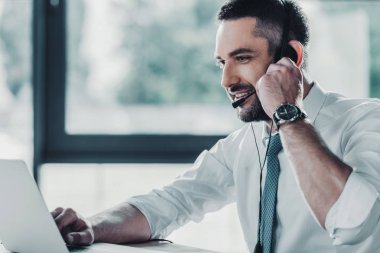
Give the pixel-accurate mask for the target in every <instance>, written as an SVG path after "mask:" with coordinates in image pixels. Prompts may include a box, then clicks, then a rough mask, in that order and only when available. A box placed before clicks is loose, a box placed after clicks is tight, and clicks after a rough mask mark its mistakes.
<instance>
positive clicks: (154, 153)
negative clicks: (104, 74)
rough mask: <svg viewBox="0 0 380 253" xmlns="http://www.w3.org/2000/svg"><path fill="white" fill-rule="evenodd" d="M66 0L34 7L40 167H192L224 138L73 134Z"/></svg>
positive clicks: (51, 0) (36, 136)
mask: <svg viewBox="0 0 380 253" xmlns="http://www.w3.org/2000/svg"><path fill="white" fill-rule="evenodd" d="M65 6H66V1H65V0H44V1H34V3H33V88H34V89H33V90H34V96H33V106H34V168H33V171H34V172H33V174H34V176H35V178H36V180H38V174H39V169H38V168H39V167H40V165H42V164H44V163H190V162H193V161H194V159H195V158H196V156H197V155H198V154H199V153H200V152H201V151H202V150H204V149H209V148H210V147H212V145H214V144H215V142H217V141H218V140H219V139H221V138H223V137H224V136H221V135H192V134H172V135H167V134H162V135H161V134H130V135H128V134H125V135H104V134H101V135H92V134H88V135H85V134H68V133H66V131H65V121H66V119H65V114H66V113H65V110H66V107H65V101H66V85H67V84H66V8H65Z"/></svg>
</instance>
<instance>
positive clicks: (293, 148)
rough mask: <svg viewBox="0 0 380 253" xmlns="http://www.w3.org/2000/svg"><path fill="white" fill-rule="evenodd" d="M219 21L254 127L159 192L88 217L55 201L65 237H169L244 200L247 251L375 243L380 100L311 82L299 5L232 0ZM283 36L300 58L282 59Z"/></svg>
mask: <svg viewBox="0 0 380 253" xmlns="http://www.w3.org/2000/svg"><path fill="white" fill-rule="evenodd" d="M218 19H219V20H220V24H219V28H218V33H217V38H216V48H215V57H216V60H217V63H218V64H219V65H220V67H221V68H222V70H223V73H222V80H221V83H222V86H223V87H224V88H225V90H226V91H227V94H228V95H229V97H230V98H231V99H232V101H233V103H234V105H235V106H237V111H238V115H239V117H240V118H241V119H242V120H243V121H245V122H247V124H246V125H245V126H243V127H242V128H241V129H239V130H238V131H236V132H234V133H232V134H231V135H229V136H228V137H226V138H225V139H223V140H220V141H219V142H218V143H217V144H216V145H215V146H214V147H213V148H212V149H211V150H210V151H204V152H203V153H202V154H201V155H200V156H199V157H198V159H197V160H196V162H195V163H194V169H193V170H191V171H188V172H186V173H185V174H184V175H182V176H181V177H179V178H178V179H176V180H175V181H174V182H173V183H172V184H171V185H168V186H166V187H164V188H163V189H162V190H154V191H152V192H151V193H149V194H146V195H142V196H136V197H133V198H131V199H129V200H128V201H127V202H126V203H122V204H120V205H119V206H116V207H114V208H112V209H109V210H106V211H104V212H102V213H100V214H97V215H95V216H93V217H91V218H89V219H84V218H82V217H80V215H78V214H76V213H75V211H73V210H72V209H63V208H57V209H56V210H54V211H53V212H52V215H53V216H54V218H55V220H56V223H57V225H58V227H59V229H60V231H61V233H62V235H63V237H64V239H65V240H66V242H68V243H70V244H80V245H81V244H82V245H83V244H91V243H93V242H100V241H101V242H110V243H126V242H135V241H145V240H149V239H152V238H163V237H165V236H167V235H168V234H169V233H170V232H172V231H173V230H174V229H176V228H178V227H180V226H182V225H184V224H185V223H187V222H188V221H190V220H193V221H200V220H201V219H202V217H203V216H204V214H205V213H206V212H210V211H215V210H218V209H220V208H221V207H223V206H224V205H226V204H228V203H231V202H233V201H236V202H237V207H238V213H239V218H240V221H241V224H242V229H243V232H244V235H245V240H246V242H247V245H248V248H249V250H250V252H253V251H256V252H261V251H263V252H279V253H281V252H284V253H286V252H289V253H295V252H302V253H305V252H344V253H351V252H352V253H354V252H355V253H358V252H371V253H372V252H378V251H379V249H380V240H379V239H378V238H380V225H379V220H380V200H379V193H378V192H379V190H380V103H379V101H378V100H368V99H367V100H365V99H362V100H359V99H356V100H354V99H348V98H344V97H343V96H340V95H338V94H334V93H329V92H325V91H324V90H323V89H322V88H321V87H320V86H319V85H318V84H317V83H316V82H315V81H312V80H311V78H310V77H309V76H308V75H307V74H306V60H305V54H306V53H305V48H306V46H307V43H308V28H307V25H306V21H305V18H304V16H303V14H302V12H301V10H300V9H299V8H298V7H297V5H296V4H295V3H292V2H290V1H278V0H231V1H229V2H227V3H225V4H224V5H223V6H222V8H221V10H220V12H219V15H218ZM287 30H288V31H287ZM284 42H285V45H286V46H290V48H291V50H293V52H294V54H295V58H293V60H291V59H290V58H288V57H281V56H283V55H284V52H285V51H286V50H289V48H286V49H285V48H284ZM285 55H286V54H285ZM279 56H280V57H279ZM276 58H278V59H279V60H277V59H276ZM256 137H257V139H259V140H258V141H256ZM281 144H282V145H281ZM274 147H275V148H274ZM274 149H277V152H276V153H275V154H274V155H273V154H271V152H272V150H274ZM265 154H268V156H267V158H265V159H264V156H265ZM263 160H264V161H263Z"/></svg>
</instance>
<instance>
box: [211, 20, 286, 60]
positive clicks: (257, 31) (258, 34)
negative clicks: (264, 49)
mask: <svg viewBox="0 0 380 253" xmlns="http://www.w3.org/2000/svg"><path fill="white" fill-rule="evenodd" d="M244 18H252V19H254V20H255V24H254V27H252V31H251V34H252V35H253V36H254V37H255V38H263V39H265V40H266V41H267V43H268V54H269V56H274V55H275V53H276V51H275V49H274V51H273V52H272V50H271V46H270V45H271V43H270V40H269V38H268V37H266V36H264V35H263V34H265V33H264V29H263V25H264V24H265V23H267V24H271V25H273V26H277V27H278V28H279V29H280V30H282V27H279V25H277V24H275V23H273V22H268V21H263V20H262V19H260V18H259V17H256V16H249V15H247V16H241V17H236V18H225V19H219V20H218V21H219V24H221V23H222V22H223V21H235V20H239V19H244ZM257 24H259V26H258V25H257ZM276 32H277V31H276ZM278 36H280V37H281V34H279V35H278ZM280 45H281V42H280V41H279V42H278V43H277V44H276V45H275V48H278V47H279V46H280Z"/></svg>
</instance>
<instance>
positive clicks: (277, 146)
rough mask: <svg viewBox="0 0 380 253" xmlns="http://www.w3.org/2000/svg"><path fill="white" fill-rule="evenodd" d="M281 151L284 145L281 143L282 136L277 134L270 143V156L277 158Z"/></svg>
mask: <svg viewBox="0 0 380 253" xmlns="http://www.w3.org/2000/svg"><path fill="white" fill-rule="evenodd" d="M281 150H282V143H281V138H280V134H275V135H273V136H272V137H271V139H270V143H269V147H268V156H277V155H278V153H279V152H280V151H281Z"/></svg>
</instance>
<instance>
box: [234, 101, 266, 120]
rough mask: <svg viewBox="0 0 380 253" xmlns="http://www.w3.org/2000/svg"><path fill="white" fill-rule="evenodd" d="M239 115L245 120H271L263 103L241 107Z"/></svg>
mask: <svg viewBox="0 0 380 253" xmlns="http://www.w3.org/2000/svg"><path fill="white" fill-rule="evenodd" d="M238 116H239V118H240V120H241V121H243V122H246V123H247V122H253V121H267V120H270V118H269V117H268V115H267V114H266V113H265V111H264V109H263V108H262V107H261V105H251V106H249V107H248V108H244V107H243V108H239V109H238Z"/></svg>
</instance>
